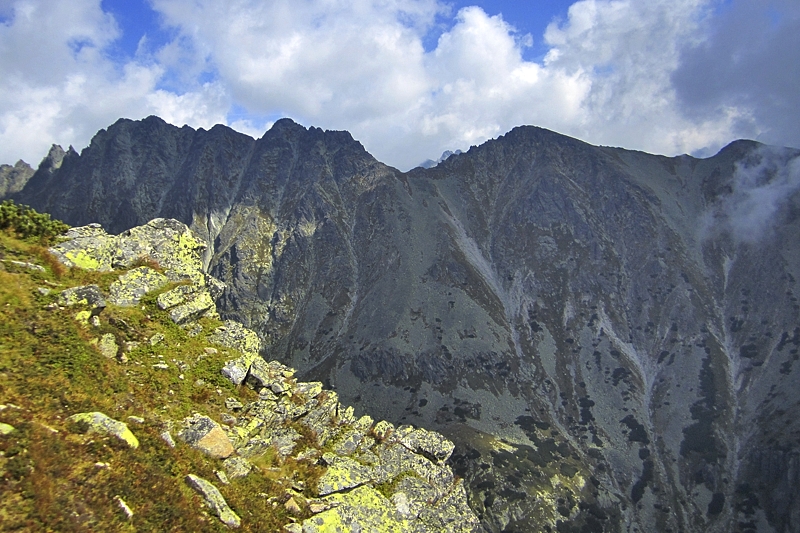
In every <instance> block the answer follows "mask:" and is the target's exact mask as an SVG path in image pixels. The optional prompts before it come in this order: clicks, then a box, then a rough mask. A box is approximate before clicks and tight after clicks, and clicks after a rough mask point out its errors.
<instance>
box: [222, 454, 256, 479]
mask: <svg viewBox="0 0 800 533" xmlns="http://www.w3.org/2000/svg"><path fill="white" fill-rule="evenodd" d="M222 466H223V467H224V468H225V473H226V474H227V475H228V477H229V478H231V479H237V478H242V477H246V476H247V474H249V473H250V471H251V470H252V469H253V465H252V464H250V461H248V460H247V459H244V458H243V457H236V456H232V457H228V458H227V459H225V460H224V461H223V462H222Z"/></svg>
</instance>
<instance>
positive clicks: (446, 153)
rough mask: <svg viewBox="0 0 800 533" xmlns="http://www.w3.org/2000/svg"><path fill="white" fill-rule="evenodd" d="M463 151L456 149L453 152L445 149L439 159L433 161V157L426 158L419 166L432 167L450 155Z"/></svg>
mask: <svg viewBox="0 0 800 533" xmlns="http://www.w3.org/2000/svg"><path fill="white" fill-rule="evenodd" d="M463 153H464V152H462V151H461V150H456V151H455V152H452V151H450V150H445V151H444V152H443V153H442V155H441V157H439V159H437V160H436V161H434V160H433V159H426V160H425V161H423V162H422V164H421V165H419V166H420V167H422V168H433V167H435V166H436V165H438V164H439V163H441V162H442V161H445V160H446V159H447V158H448V157H450V156H451V155H458V154H463Z"/></svg>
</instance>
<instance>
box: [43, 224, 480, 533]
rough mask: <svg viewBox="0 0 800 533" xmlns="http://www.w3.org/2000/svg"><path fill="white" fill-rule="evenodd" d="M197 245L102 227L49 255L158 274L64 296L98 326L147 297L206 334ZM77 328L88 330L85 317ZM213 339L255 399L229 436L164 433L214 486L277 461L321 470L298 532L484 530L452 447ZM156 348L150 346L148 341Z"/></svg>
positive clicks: (208, 498)
mask: <svg viewBox="0 0 800 533" xmlns="http://www.w3.org/2000/svg"><path fill="white" fill-rule="evenodd" d="M187 242H188V243H189V245H187V244H186V243H187ZM197 242H198V241H197V240H196V239H195V238H194V236H193V235H192V234H191V231H189V230H188V228H187V227H186V226H183V225H182V224H181V223H179V222H177V221H173V220H156V221H153V222H151V223H149V224H148V225H147V226H146V227H145V228H138V227H137V228H133V229H131V230H130V231H128V232H125V233H124V234H121V235H119V236H113V235H108V234H106V233H105V232H104V231H103V230H102V229H101V228H99V227H97V226H92V227H83V228H73V229H71V230H70V231H69V232H68V233H67V235H66V236H65V238H64V240H63V241H62V242H60V243H59V244H58V245H57V246H55V247H54V248H53V251H54V254H55V255H56V256H57V257H58V258H59V259H60V260H61V261H63V262H64V263H65V264H67V265H68V266H79V265H82V266H81V267H82V268H86V267H88V269H90V270H97V271H109V270H110V269H113V268H125V267H128V268H130V267H133V266H134V265H135V264H137V263H138V262H140V261H142V260H147V261H150V262H152V263H153V266H152V267H149V266H141V267H134V268H130V269H129V270H127V271H125V272H121V273H120V275H119V276H118V277H117V278H116V280H115V281H113V282H111V283H110V285H109V287H110V288H109V294H108V295H106V294H104V293H103V291H102V290H101V289H100V287H99V286H97V285H90V286H82V287H74V288H70V289H66V290H63V291H62V292H61V293H60V294H59V303H60V304H61V306H63V307H67V306H69V307H76V308H84V309H87V310H89V309H90V310H91V312H92V313H95V314H94V315H92V316H94V317H98V315H99V316H100V318H98V324H100V323H101V322H100V320H101V319H102V313H103V312H104V310H105V309H107V306H108V305H116V306H120V307H129V306H131V305H138V304H140V303H141V302H142V300H143V298H145V297H146V296H148V295H149V294H152V293H157V295H156V296H155V298H154V299H153V300H151V305H152V304H153V303H154V304H155V305H156V306H157V307H158V308H160V309H161V310H164V311H166V312H167V313H168V316H169V318H170V320H172V322H174V323H175V324H178V325H180V326H181V327H184V328H186V329H187V330H189V329H192V328H200V325H199V324H197V323H196V322H195V321H196V320H198V319H199V318H200V317H201V316H202V317H204V318H205V319H209V318H211V319H213V318H215V317H217V314H216V307H215V305H214V302H213V300H212V299H211V292H210V291H211V290H213V287H214V286H218V285H219V282H216V281H215V280H213V278H211V277H210V276H207V275H204V274H203V270H202V264H201V261H200V257H201V253H202V247H201V246H197ZM156 267H157V268H158V269H159V270H160V272H159V270H156ZM170 283H171V284H172V285H173V287H172V288H170ZM176 283H181V284H177V285H176ZM198 295H203V298H204V299H205V300H207V301H208V302H209V303H208V305H205V304H204V306H203V307H202V309H201V310H200V312H197V313H179V314H176V313H175V312H174V311H175V310H176V309H180V308H181V307H182V306H187V305H189V304H191V303H192V302H194V301H196V300H197V298H198ZM106 302H108V304H106ZM85 312H87V313H88V312H89V311H85ZM187 316H188V318H187ZM76 318H77V319H79V320H80V318H81V314H80V313H79V314H78V316H76ZM84 323H85V325H86V326H87V327H88V323H86V322H85V321H84ZM124 327H129V326H127V325H124ZM201 329H202V328H201ZM163 338H164V336H163V335H162V337H161V339H160V340H159V341H158V342H162V341H163ZM207 339H208V341H210V342H211V343H213V344H216V345H217V346H218V347H220V349H227V350H229V352H230V353H231V354H232V355H233V356H234V358H233V359H231V360H230V361H228V362H227V364H225V365H224V366H223V367H221V368H219V369H218V372H219V373H221V374H222V375H223V376H225V377H226V378H227V379H229V380H230V381H231V382H232V383H234V384H236V385H242V384H244V385H245V386H247V387H249V388H251V389H253V390H254V391H256V392H257V393H258V399H257V400H255V401H241V400H240V399H238V398H235V397H231V398H228V399H227V400H226V402H225V405H226V407H227V409H228V411H229V413H224V414H223V422H224V423H223V424H221V423H219V422H217V421H216V420H214V419H212V418H211V417H209V416H207V415H205V414H202V413H195V414H193V415H192V416H189V417H186V418H185V419H183V420H182V421H165V426H166V429H165V430H164V431H163V432H162V434H161V436H162V440H163V441H164V442H163V445H164V446H169V447H175V446H177V444H176V442H175V441H174V440H173V439H172V436H171V434H172V433H171V432H172V431H175V432H176V434H177V437H178V440H179V441H180V442H182V443H184V444H185V445H187V446H190V447H192V448H195V449H197V450H199V451H201V452H202V453H203V454H204V455H205V456H206V457H207V458H208V460H209V461H215V462H218V465H217V468H218V470H216V471H217V476H218V477H219V479H220V480H221V482H223V483H226V484H231V483H237V482H239V481H238V480H241V479H242V478H246V477H247V476H248V475H250V474H251V472H252V471H253V469H254V468H257V467H256V466H255V465H256V464H257V463H259V462H263V461H265V460H269V461H273V460H274V459H265V458H267V457H270V458H272V457H276V458H277V460H278V462H279V464H292V463H293V462H294V463H301V462H302V463H306V464H308V465H313V466H314V467H316V468H318V469H319V470H320V474H319V478H318V481H317V483H316V486H313V487H309V488H308V490H304V489H305V487H300V490H295V489H292V490H290V491H289V492H287V494H286V497H287V502H286V508H287V509H290V510H293V511H294V513H295V514H297V515H305V516H308V515H311V517H310V518H306V519H304V520H303V521H302V528H303V529H302V530H303V531H334V530H337V529H336V528H341V527H346V528H347V530H358V528H359V527H360V528H361V530H363V531H369V530H375V529H380V530H384V529H385V530H388V531H415V532H425V531H437V532H439V531H446V532H454V533H455V532H470V531H475V530H477V528H478V519H477V517H476V516H475V515H474V513H473V512H472V511H471V510H470V508H469V506H468V504H467V493H466V490H465V487H464V484H463V482H462V481H461V480H458V479H456V477H455V476H454V474H453V472H452V470H451V469H450V467H449V466H447V465H446V464H445V462H446V461H447V460H448V459H449V458H450V455H451V453H452V451H453V448H454V446H453V444H452V443H451V442H450V441H448V440H447V439H445V438H444V437H443V436H441V435H439V434H437V433H434V432H431V431H426V430H424V429H419V428H414V427H411V426H401V427H398V428H395V427H394V425H392V424H390V423H389V422H386V421H381V422H379V423H378V424H375V423H374V421H373V419H372V418H371V417H369V416H366V415H365V416H362V417H360V418H358V419H357V418H356V417H355V416H354V410H353V408H352V407H346V406H344V405H342V404H340V403H339V401H338V396H337V394H336V393H335V392H333V391H331V390H325V389H324V388H323V385H322V383H319V382H301V381H298V380H297V378H296V377H295V371H294V370H293V369H291V368H289V367H287V366H285V365H283V364H281V363H279V362H277V361H265V360H263V359H262V358H261V357H260V356H259V354H258V352H259V348H260V342H261V341H260V340H259V338H258V336H257V335H256V333H255V332H253V331H251V330H249V329H248V328H246V327H244V326H243V325H242V324H240V323H238V322H235V321H226V322H224V323H223V324H222V325H220V326H218V327H217V328H216V329H214V330H213V331H209V332H208V334H207ZM158 342H156V343H155V344H157V343H158ZM96 344H97V346H98V349H99V351H100V352H101V353H102V354H103V355H105V356H106V357H109V358H115V357H116V358H117V359H118V360H119V362H120V363H128V364H130V363H134V364H139V365H141V364H142V363H141V361H138V360H136V359H135V357H136V356H133V355H132V356H131V357H132V358H134V359H132V360H131V359H129V358H128V356H124V354H122V351H121V348H120V345H118V344H117V342H116V339H115V336H114V335H113V334H111V333H107V334H104V335H102V336H101V337H100V338H99V339H97V340H96ZM129 344H130V343H129ZM148 344H150V345H153V344H154V343H153V340H152V338H151V340H150V342H148ZM135 348H136V346H133V347H132V349H135ZM206 352H207V353H216V352H217V349H216V348H213V347H208V348H206ZM118 353H119V354H122V355H119V356H118ZM123 356H124V357H123ZM152 366H153V368H156V369H160V370H164V371H169V370H170V369H171V368H172V367H171V365H170V364H169V363H167V362H166V361H163V360H162V361H161V362H159V363H156V364H153V365H152ZM231 369H236V371H235V372H234V371H232V370H231ZM179 379H183V377H182V375H181V376H180V377H179ZM137 420H139V422H143V421H144V419H142V418H137ZM69 421H71V422H73V423H75V424H76V425H77V426H78V429H79V430H82V431H88V432H99V433H103V434H108V435H112V436H114V437H116V438H118V439H121V440H122V441H124V442H125V443H127V444H128V446H130V447H131V448H137V447H138V445H139V443H138V440H137V438H136V436H135V435H134V434H133V433H132V432H131V430H130V429H129V428H128V426H127V425H126V424H124V423H123V422H119V421H117V420H113V419H111V418H109V417H107V416H106V415H104V414H102V413H98V412H93V413H80V414H75V415H73V416H71V417H69ZM186 482H187V483H188V484H189V485H190V486H192V487H193V488H194V489H195V490H196V491H197V492H199V493H200V494H201V495H202V497H203V499H204V500H205V502H206V503H207V505H208V506H209V507H210V508H211V509H212V511H213V512H214V514H215V515H216V516H217V517H218V518H219V519H220V520H221V521H222V522H223V523H224V524H226V525H227V526H229V527H232V528H238V527H240V526H241V524H242V521H241V518H240V516H239V515H237V513H236V512H234V511H233V510H232V509H231V508H230V507H229V506H228V504H227V502H226V501H225V498H224V497H223V496H222V494H221V493H220V491H219V489H218V488H217V487H215V486H214V485H213V484H212V483H211V482H209V481H207V480H205V479H203V478H201V477H198V476H196V475H194V474H192V475H189V476H187V477H186ZM309 495H313V496H314V497H309ZM289 500H290V501H291V503H289ZM129 510H130V509H129ZM131 512H132V511H131Z"/></svg>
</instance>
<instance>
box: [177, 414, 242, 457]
mask: <svg viewBox="0 0 800 533" xmlns="http://www.w3.org/2000/svg"><path fill="white" fill-rule="evenodd" d="M178 438H179V439H181V440H182V441H183V442H185V443H186V444H188V445H189V446H191V447H192V448H196V449H198V450H200V451H201V452H203V453H205V454H206V455H209V456H211V457H215V458H218V459H225V458H226V457H229V456H230V455H231V454H232V453H233V452H234V449H233V444H231V441H230V439H229V438H228V435H227V434H226V433H225V431H223V429H222V427H221V426H220V425H219V424H217V423H216V422H214V421H213V420H212V419H211V418H209V417H207V416H203V415H201V414H194V415H192V416H190V417H187V418H185V419H184V420H183V429H181V430H180V431H179V432H178Z"/></svg>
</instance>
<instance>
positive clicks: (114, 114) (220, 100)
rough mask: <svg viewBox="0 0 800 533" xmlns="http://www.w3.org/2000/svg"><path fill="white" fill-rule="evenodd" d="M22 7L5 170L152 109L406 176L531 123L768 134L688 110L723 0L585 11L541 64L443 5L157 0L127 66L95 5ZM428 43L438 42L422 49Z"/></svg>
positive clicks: (492, 25)
mask: <svg viewBox="0 0 800 533" xmlns="http://www.w3.org/2000/svg"><path fill="white" fill-rule="evenodd" d="M752 1H754V0H734V3H737V2H752ZM771 1H773V2H779V1H785V0H771ZM6 3H7V2H6ZM4 4H5V3H4ZM10 4H12V5H13V9H14V15H13V18H12V20H11V22H9V23H6V24H5V25H0V71H2V72H4V73H8V74H6V75H4V76H3V78H0V161H4V162H6V161H7V162H13V161H14V160H15V159H16V158H17V157H20V156H21V157H24V158H26V159H30V160H33V161H34V162H35V161H36V159H38V158H39V157H41V154H44V153H45V151H46V149H47V145H49V143H50V142H59V143H62V144H69V143H73V144H76V145H77V146H79V147H80V146H84V145H85V144H86V143H87V142H88V139H89V138H90V136H91V134H92V133H94V131H96V130H97V129H99V128H101V127H105V126H107V125H108V124H110V123H112V122H114V121H115V120H116V119H117V118H119V117H120V116H128V117H131V118H139V117H143V116H146V115H148V114H151V113H152V114H159V115H160V116H162V117H163V118H164V119H165V120H168V121H170V122H173V123H175V124H177V125H182V124H183V123H188V124H189V125H191V126H194V127H200V126H202V127H210V126H211V125H213V124H214V123H215V122H225V121H226V119H227V121H228V122H229V124H230V125H232V126H233V127H236V128H238V129H239V130H240V131H244V132H246V133H248V134H251V135H254V136H259V135H260V134H261V133H263V128H265V127H267V126H268V125H269V124H271V122H269V121H268V120H266V119H265V118H264V117H269V118H270V119H274V118H275V117H278V116H281V115H284V116H289V117H292V118H295V119H296V120H298V121H300V122H301V123H304V124H306V125H315V126H320V127H323V128H329V129H348V130H350V131H351V132H352V133H353V135H354V137H356V138H357V139H359V140H361V141H362V142H363V143H364V144H365V146H366V148H367V149H368V150H370V151H371V152H372V153H373V154H374V155H375V156H376V157H378V159H381V160H383V161H386V162H387V163H390V164H394V165H396V166H398V167H400V168H402V169H405V168H409V167H411V166H413V165H414V164H416V163H419V162H421V161H422V160H424V159H426V158H429V157H430V158H436V157H438V154H439V153H441V152H442V151H444V150H445V149H456V148H461V149H465V148H467V147H468V146H469V145H472V144H478V143H480V142H482V141H484V140H486V139H488V138H490V137H494V136H496V135H498V134H502V133H504V132H505V131H507V130H509V129H511V128H512V127H514V126H517V125H520V124H535V125H539V126H543V127H547V128H551V129H555V130H557V131H560V132H562V133H566V134H569V135H573V136H577V137H579V138H582V139H584V140H587V141H589V142H592V143H597V144H610V145H618V146H624V147H627V148H634V149H641V150H647V151H653V152H659V153H667V154H674V153H681V152H692V151H696V150H701V149H711V150H713V149H715V148H718V147H719V146H721V145H722V144H725V143H726V142H728V141H730V140H732V139H733V137H734V135H735V134H737V133H741V132H742V131H743V130H742V129H741V125H742V124H751V125H752V124H754V123H757V122H758V121H759V120H760V121H762V122H763V121H764V119H763V116H764V115H763V113H762V114H759V113H758V109H756V108H754V107H753V106H751V107H747V106H744V105H740V104H741V102H738V101H733V100H730V99H729V100H726V101H722V102H721V103H720V105H718V106H717V107H715V108H714V110H713V112H706V113H698V114H690V113H686V112H685V111H686V103H685V98H683V97H682V94H683V93H680V94H679V91H678V89H676V85H675V82H674V79H675V76H676V74H675V73H676V72H679V70H680V68H681V62H682V61H684V60H685V58H686V57H687V53H686V50H687V49H695V48H697V47H698V46H700V45H701V44H702V43H705V42H707V41H708V39H709V33H708V32H709V31H710V29H709V28H711V27H712V26H713V25H710V24H709V23H708V21H709V20H716V18H715V17H716V16H717V15H716V14H715V12H714V11H713V10H711V7H713V5H715V2H714V0H671V1H669V2H667V1H666V0H647V1H645V0H582V1H579V2H576V3H575V4H573V5H572V6H571V7H570V9H569V12H568V16H567V18H566V19H565V20H564V21H562V22H558V23H555V22H554V23H553V24H551V25H550V27H549V28H548V30H547V32H546V35H545V43H546V45H547V46H549V47H550V52H549V53H548V54H547V56H546V58H545V60H544V61H542V62H540V63H537V62H532V61H527V60H525V59H524V51H525V47H526V46H529V43H530V42H531V36H525V35H520V34H518V33H517V32H516V31H515V30H514V28H513V27H511V26H510V25H509V24H508V23H507V22H505V21H504V20H503V19H502V18H501V17H500V16H490V15H489V14H487V13H485V12H484V11H483V10H481V9H480V8H477V7H469V8H465V9H462V10H461V11H459V12H458V13H456V14H453V13H451V12H450V11H449V8H448V6H447V5H446V4H445V3H444V2H442V1H440V0H406V1H401V0H274V1H270V2H266V1H264V0H230V1H228V2H220V1H218V0H152V1H151V4H152V6H153V8H154V9H156V10H157V11H158V12H159V13H160V14H161V16H162V17H163V20H164V21H165V24H166V25H168V26H169V27H170V28H171V31H173V32H175V34H176V35H177V36H176V37H175V39H174V40H173V41H172V42H169V43H167V44H166V45H164V46H162V47H161V48H159V49H150V47H149V45H148V42H147V40H146V39H145V40H144V41H143V42H142V43H141V45H140V52H139V53H138V54H137V56H136V57H135V58H134V59H131V60H130V61H129V62H128V63H126V64H116V63H114V62H112V60H111V59H109V58H108V57H107V55H106V54H105V53H104V51H105V49H106V48H107V47H108V46H109V45H110V44H112V43H113V42H114V39H116V38H117V37H118V36H119V35H120V31H121V30H120V28H119V27H118V26H117V24H116V23H115V21H114V19H113V18H112V17H110V16H109V15H107V14H105V13H103V11H102V9H101V7H100V0H75V1H73V2H65V1H63V0H16V1H12V2H11V3H10ZM65 21H66V23H65ZM443 24H444V25H443ZM442 27H444V28H446V29H445V31H443V32H442V30H441V28H442ZM431 32H441V35H440V36H439V39H438V43H437V44H436V46H435V48H434V49H432V50H428V51H426V50H425V48H424V47H423V42H430V41H429V38H430V36H431ZM537 38H538V37H537ZM209 73H211V75H209ZM259 117H260V118H259ZM37 154H39V155H37Z"/></svg>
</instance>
